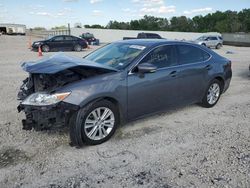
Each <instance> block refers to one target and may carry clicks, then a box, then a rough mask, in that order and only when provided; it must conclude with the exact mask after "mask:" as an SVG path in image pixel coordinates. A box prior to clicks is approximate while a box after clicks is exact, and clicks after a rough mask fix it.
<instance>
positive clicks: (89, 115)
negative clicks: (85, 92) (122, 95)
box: [70, 100, 119, 146]
mask: <svg viewBox="0 0 250 188" xmlns="http://www.w3.org/2000/svg"><path fill="white" fill-rule="evenodd" d="M118 117H119V116H118V112H117V108H116V106H115V105H114V104H113V103H112V102H110V101H107V100H102V101H98V102H95V103H90V104H89V105H87V106H86V107H84V108H82V109H80V110H79V111H78V112H77V113H76V114H75V115H74V116H73V117H72V119H71V125H70V139H71V142H72V145H75V146H82V145H83V144H84V143H86V144H89V145H96V144H101V143H103V142H105V141H107V140H108V139H110V138H111V136H112V135H113V134H114V133H115V130H116V128H117V126H118Z"/></svg>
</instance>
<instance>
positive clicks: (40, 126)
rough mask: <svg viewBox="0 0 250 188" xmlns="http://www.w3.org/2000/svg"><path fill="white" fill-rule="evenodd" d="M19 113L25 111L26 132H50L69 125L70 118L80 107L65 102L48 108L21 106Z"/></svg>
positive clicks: (24, 127) (24, 123) (23, 121)
mask: <svg viewBox="0 0 250 188" xmlns="http://www.w3.org/2000/svg"><path fill="white" fill-rule="evenodd" d="M17 109H18V112H21V111H24V113H25V116H26V119H23V120H22V124H23V129H24V130H31V129H32V128H33V129H34V130H37V131H40V130H48V129H56V128H62V127H65V126H66V125H68V123H69V120H70V117H71V116H72V115H73V113H75V112H76V111H77V110H78V109H79V107H78V106H76V105H72V104H69V103H65V102H59V103H57V104H53V105H48V106H33V105H23V104H22V103H20V104H19V106H18V107H17Z"/></svg>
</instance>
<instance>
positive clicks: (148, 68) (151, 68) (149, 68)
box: [137, 63, 157, 74]
mask: <svg viewBox="0 0 250 188" xmlns="http://www.w3.org/2000/svg"><path fill="white" fill-rule="evenodd" d="M137 68H138V72H139V73H142V74H144V73H153V72H155V71H156V70H157V67H156V66H155V65H153V64H151V63H142V64H139V65H138V67H137Z"/></svg>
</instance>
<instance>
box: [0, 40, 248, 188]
mask: <svg viewBox="0 0 250 188" xmlns="http://www.w3.org/2000/svg"><path fill="white" fill-rule="evenodd" d="M27 42H28V38H27V37H19V36H16V37H15V36H1V37H0V67H1V69H0V70H1V74H0V88H1V91H0V99H1V103H0V106H1V108H0V124H1V126H0V187H1V188H5V187H25V188H28V187H74V188H78V187H108V188H112V187H115V188H117V187H157V188H159V187H164V188H167V187H200V188H202V187H240V188H242V187H248V188H249V187H250V77H249V71H248V66H249V63H250V48H246V47H232V46H224V47H223V48H222V49H221V50H216V52H218V53H219V54H221V55H223V56H225V57H227V58H229V59H231V60H232V62H233V65H232V68H233V78H232V82H231V86H230V88H229V90H228V91H227V92H226V93H225V94H223V96H222V98H221V99H220V101H219V102H218V104H217V105H216V106H215V107H214V108H211V109H206V108H202V107H200V106H197V105H191V106H187V107H184V108H179V109H175V110H171V111H168V112H166V113H162V114H158V115H155V116H152V117H148V118H146V119H143V120H138V121H135V122H132V123H129V124H127V125H125V126H122V127H120V128H119V129H118V130H117V132H116V134H115V135H114V137H113V138H112V139H111V140H109V141H108V142H106V143H104V144H101V145H98V146H86V147H83V148H81V149H76V148H73V147H70V146H69V144H68V143H69V138H68V133H67V131H46V132H35V131H24V130H22V125H21V119H22V118H23V114H22V113H21V114H18V113H17V110H16V106H17V104H18V101H17V100H16V95H17V92H18V88H19V86H20V84H21V82H22V80H23V79H24V78H25V77H26V76H27V75H26V73H25V72H23V71H22V70H21V68H20V62H21V61H26V60H35V59H38V57H37V53H35V52H31V51H29V50H28V49H27ZM92 48H93V47H92ZM90 51H91V49H88V50H84V51H83V52H79V53H75V52H67V53H69V54H74V55H77V56H83V55H84V54H86V53H88V52H90ZM227 51H232V52H233V53H232V54H226V52H227ZM51 54H53V53H48V54H46V55H51Z"/></svg>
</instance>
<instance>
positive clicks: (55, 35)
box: [53, 35, 76, 37]
mask: <svg viewBox="0 0 250 188" xmlns="http://www.w3.org/2000/svg"><path fill="white" fill-rule="evenodd" d="M53 37H76V36H73V35H55V36H53Z"/></svg>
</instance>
